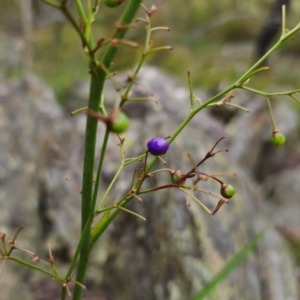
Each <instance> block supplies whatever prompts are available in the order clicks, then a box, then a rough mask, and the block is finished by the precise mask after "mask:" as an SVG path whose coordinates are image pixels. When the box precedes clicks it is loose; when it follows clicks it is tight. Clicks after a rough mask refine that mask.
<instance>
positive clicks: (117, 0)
mask: <svg viewBox="0 0 300 300" xmlns="http://www.w3.org/2000/svg"><path fill="white" fill-rule="evenodd" d="M122 2H124V0H104V4H105V5H106V6H107V7H111V8H114V7H117V6H119V5H120V4H122Z"/></svg>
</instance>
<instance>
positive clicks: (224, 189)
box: [220, 183, 235, 199]
mask: <svg viewBox="0 0 300 300" xmlns="http://www.w3.org/2000/svg"><path fill="white" fill-rule="evenodd" d="M220 193H221V195H222V196H223V197H224V198H226V199H230V198H231V197H233V195H234V194H235V189H234V187H233V186H232V185H230V184H226V183H223V184H222V186H221V190H220Z"/></svg>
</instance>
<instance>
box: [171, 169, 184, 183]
mask: <svg viewBox="0 0 300 300" xmlns="http://www.w3.org/2000/svg"><path fill="white" fill-rule="evenodd" d="M184 175H185V174H184V173H183V172H182V171H180V170H175V171H173V172H172V173H171V182H172V183H177V182H178V181H179V180H180V179H181V178H182V177H183V176H184ZM184 182H185V180H182V181H181V182H180V184H183V183H184Z"/></svg>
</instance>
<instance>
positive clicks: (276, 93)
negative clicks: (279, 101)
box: [241, 86, 300, 97]
mask: <svg viewBox="0 0 300 300" xmlns="http://www.w3.org/2000/svg"><path fill="white" fill-rule="evenodd" d="M241 88H242V89H243V90H246V91H249V92H252V93H254V94H258V95H262V96H265V97H272V96H290V95H293V94H296V93H299V92H300V89H298V90H294V91H287V92H275V93H266V92H263V91H259V90H256V89H253V88H250V87H247V86H243V87H241Z"/></svg>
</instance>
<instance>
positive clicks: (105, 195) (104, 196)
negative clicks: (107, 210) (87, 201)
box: [96, 147, 124, 211]
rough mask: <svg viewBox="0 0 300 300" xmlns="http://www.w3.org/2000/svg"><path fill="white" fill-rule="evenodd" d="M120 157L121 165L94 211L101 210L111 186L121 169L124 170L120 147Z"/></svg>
mask: <svg viewBox="0 0 300 300" xmlns="http://www.w3.org/2000/svg"><path fill="white" fill-rule="evenodd" d="M121 155H122V162H121V165H120V167H119V169H118V171H117V172H116V174H115V176H114V178H113V180H112V181H111V183H110V184H109V186H108V188H107V189H106V191H105V193H104V195H103V197H102V200H101V201H100V203H99V205H98V208H97V210H96V211H100V210H101V206H102V204H103V202H104V201H105V199H106V197H107V195H108V194H109V192H110V190H111V189H112V187H113V185H114V184H115V182H116V180H117V179H118V177H119V175H120V173H121V172H122V170H123V168H124V154H123V149H122V147H121Z"/></svg>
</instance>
